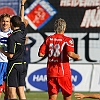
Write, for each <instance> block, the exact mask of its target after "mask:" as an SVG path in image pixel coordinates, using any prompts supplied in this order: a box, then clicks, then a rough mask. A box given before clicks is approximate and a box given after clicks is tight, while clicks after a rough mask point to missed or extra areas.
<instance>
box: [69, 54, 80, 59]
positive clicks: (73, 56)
mask: <svg viewBox="0 0 100 100" xmlns="http://www.w3.org/2000/svg"><path fill="white" fill-rule="evenodd" d="M68 56H69V57H71V58H73V59H75V60H79V59H80V56H79V55H78V54H76V53H74V52H68Z"/></svg>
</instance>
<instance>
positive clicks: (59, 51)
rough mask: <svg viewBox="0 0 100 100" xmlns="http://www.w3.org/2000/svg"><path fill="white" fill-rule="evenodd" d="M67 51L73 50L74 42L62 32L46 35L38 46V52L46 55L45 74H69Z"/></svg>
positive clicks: (57, 75)
mask: <svg viewBox="0 0 100 100" xmlns="http://www.w3.org/2000/svg"><path fill="white" fill-rule="evenodd" d="M68 52H74V42H73V39H72V38H70V37H66V36H64V35H63V34H54V35H51V36H48V37H47V38H46V39H45V41H44V42H43V44H42V45H41V46H40V49H39V53H42V54H45V55H47V56H48V62H47V76H48V77H62V76H66V75H67V76H69V75H71V71H70V64H69V57H68Z"/></svg>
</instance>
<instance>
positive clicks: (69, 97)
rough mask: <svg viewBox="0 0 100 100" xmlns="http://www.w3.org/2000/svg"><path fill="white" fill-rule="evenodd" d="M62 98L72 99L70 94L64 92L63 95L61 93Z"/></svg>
mask: <svg viewBox="0 0 100 100" xmlns="http://www.w3.org/2000/svg"><path fill="white" fill-rule="evenodd" d="M63 99H64V100H72V95H69V94H65V95H63Z"/></svg>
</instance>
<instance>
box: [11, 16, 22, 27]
mask: <svg viewBox="0 0 100 100" xmlns="http://www.w3.org/2000/svg"><path fill="white" fill-rule="evenodd" d="M10 22H11V23H12V25H13V26H14V27H20V25H21V18H20V17H19V16H13V17H11V19H10Z"/></svg>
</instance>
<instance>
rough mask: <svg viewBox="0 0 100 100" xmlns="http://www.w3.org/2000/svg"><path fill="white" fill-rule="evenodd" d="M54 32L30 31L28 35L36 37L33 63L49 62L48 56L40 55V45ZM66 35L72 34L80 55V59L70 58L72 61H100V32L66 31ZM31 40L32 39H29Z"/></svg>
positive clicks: (76, 50) (31, 53)
mask: <svg viewBox="0 0 100 100" xmlns="http://www.w3.org/2000/svg"><path fill="white" fill-rule="evenodd" d="M51 34H54V33H53V32H45V33H44V34H40V33H34V34H33V33H29V34H28V36H30V37H32V38H34V39H36V43H35V45H34V46H33V47H32V48H31V52H30V56H31V63H47V58H41V57H38V51H39V47H40V45H41V44H42V43H43V41H44V38H45V37H46V36H48V35H51ZM65 36H70V37H72V38H73V39H74V44H75V52H76V53H78V54H79V55H80V59H81V60H79V61H74V60H73V59H70V63H82V64H83V63H100V53H99V52H100V40H99V34H95V33H90V34H88V33H81V34H80V33H69V34H68V33H65ZM28 42H31V41H28Z"/></svg>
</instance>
